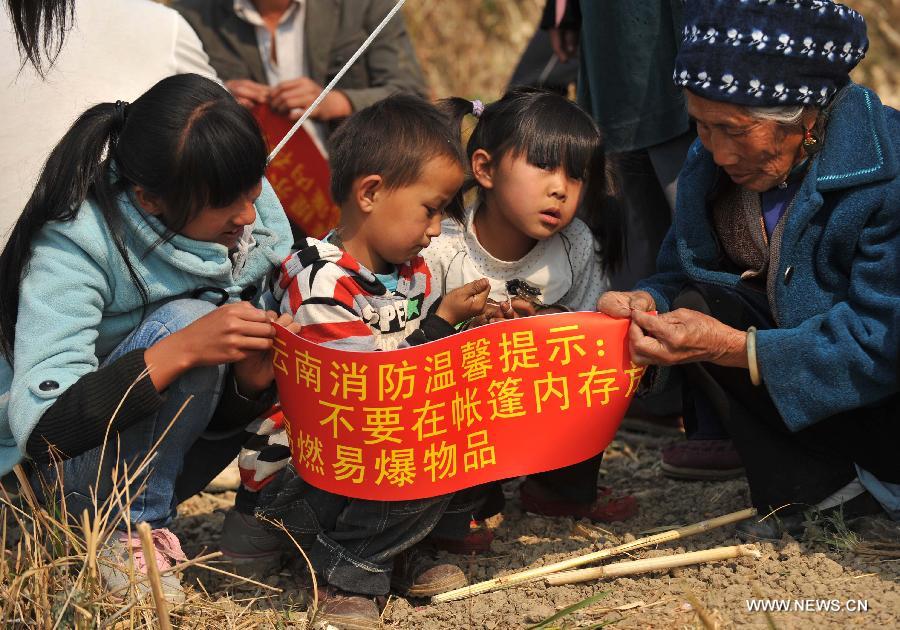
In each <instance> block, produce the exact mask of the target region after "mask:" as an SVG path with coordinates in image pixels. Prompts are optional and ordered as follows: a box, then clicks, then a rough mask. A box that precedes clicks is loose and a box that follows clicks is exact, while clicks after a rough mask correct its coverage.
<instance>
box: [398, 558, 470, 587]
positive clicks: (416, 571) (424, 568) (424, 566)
mask: <svg viewBox="0 0 900 630" xmlns="http://www.w3.org/2000/svg"><path fill="white" fill-rule="evenodd" d="M468 583H469V581H468V580H467V579H466V574H465V573H463V572H462V569H460V568H459V567H458V566H456V565H455V564H450V563H449V562H439V561H437V560H435V559H434V558H432V557H431V556H430V555H429V554H428V553H426V552H425V551H423V550H422V549H419V548H418V547H413V548H411V549H408V550H406V551H404V552H403V553H401V554H400V555H399V556H397V558H396V559H395V560H394V572H393V574H392V575H391V586H392V587H393V588H394V590H396V591H397V592H398V593H400V594H401V595H404V596H406V597H433V596H435V595H440V594H441V593H446V592H447V591H452V590H453V589H455V588H462V587H463V586H466V585H467V584H468Z"/></svg>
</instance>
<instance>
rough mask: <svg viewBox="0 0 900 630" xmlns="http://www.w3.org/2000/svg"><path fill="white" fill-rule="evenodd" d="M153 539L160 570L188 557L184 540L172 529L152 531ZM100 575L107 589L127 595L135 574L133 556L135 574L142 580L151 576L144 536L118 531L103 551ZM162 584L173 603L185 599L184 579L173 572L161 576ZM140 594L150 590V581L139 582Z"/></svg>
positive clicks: (163, 528) (169, 600) (165, 593)
mask: <svg viewBox="0 0 900 630" xmlns="http://www.w3.org/2000/svg"><path fill="white" fill-rule="evenodd" d="M150 535H151V537H152V539H153V548H154V549H155V550H156V553H155V554H154V555H155V560H156V567H157V568H158V569H159V570H160V572H162V571H165V570H166V569H170V568H171V567H173V566H175V565H176V564H178V563H179V562H184V561H185V560H187V556H185V555H184V552H183V551H182V550H181V543H180V542H179V541H178V537H177V536H175V534H173V533H172V532H171V531H170V530H169V529H167V528H165V527H161V528H159V529H154V530H153V531H152V532H150ZM100 557H101V562H100V576H101V577H102V578H103V581H104V583H105V584H106V588H107V589H108V590H110V591H113V592H115V593H120V594H122V595H124V594H125V593H126V592H127V590H128V587H129V585H130V579H131V576H130V575H129V571H128V560H129V557H130V558H133V559H134V577H135V580H140V579H141V578H142V577H143V576H145V575H147V560H148V559H147V557H146V556H145V555H144V548H143V546H141V539H140V537H139V536H138V535H137V534H136V533H133V534H132V535H131V536H129V535H128V533H127V532H118V533H116V534H113V537H112V538H111V539H110V541H109V545H108V546H107V547H106V548H105V549H104V550H103V551H101V553H100ZM160 582H161V583H162V590H163V595H164V596H165V598H166V600H167V601H168V602H170V603H172V604H180V603H182V602H184V600H185V595H184V588H183V587H182V586H181V580H180V579H179V577H178V576H177V575H175V574H174V573H172V572H169V573H163V574H162V575H160ZM135 587H136V588H137V589H138V593H139V594H140V595H141V596H145V595H147V594H149V593H150V584H149V583H148V582H147V581H146V580H143V581H139V582H137V584H136V585H135Z"/></svg>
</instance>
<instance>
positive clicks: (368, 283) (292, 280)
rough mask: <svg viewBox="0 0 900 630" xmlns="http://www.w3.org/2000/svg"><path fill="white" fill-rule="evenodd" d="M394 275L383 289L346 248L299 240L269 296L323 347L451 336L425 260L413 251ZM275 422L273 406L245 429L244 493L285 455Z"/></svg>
mask: <svg viewBox="0 0 900 630" xmlns="http://www.w3.org/2000/svg"><path fill="white" fill-rule="evenodd" d="M398 272H399V280H398V282H397V288H396V289H395V290H394V291H388V290H387V289H386V288H385V287H384V285H383V284H382V283H381V282H379V280H378V279H377V278H376V276H375V274H374V273H372V272H371V271H370V270H369V269H366V268H365V267H364V266H362V265H361V264H360V263H359V262H358V261H357V260H356V259H354V258H353V257H352V256H351V255H350V254H348V253H347V252H345V251H343V250H342V249H340V248H338V247H336V246H335V245H332V244H331V243H328V242H327V241H321V240H317V239H314V238H307V239H305V241H304V242H303V243H302V244H301V247H300V249H298V250H297V251H296V252H294V253H292V254H291V255H290V256H288V257H287V258H286V259H285V260H284V262H283V263H282V264H281V267H280V268H279V269H278V271H277V272H276V275H275V276H274V278H273V281H272V295H273V297H274V298H275V299H276V300H277V301H278V303H279V305H280V311H281V312H282V313H290V314H291V315H292V316H293V317H294V321H295V322H297V323H299V324H300V331H299V332H298V333H297V334H298V335H299V336H300V337H304V338H306V339H309V340H310V341H313V342H315V343H317V344H322V345H324V346H328V347H330V348H336V349H340V350H356V351H372V350H395V349H397V348H402V347H407V346H410V345H418V344H421V343H425V342H427V341H435V340H437V339H441V338H442V337H446V336H447V335H450V334H452V333H453V332H454V329H453V327H452V326H451V325H450V324H449V323H447V322H445V321H444V320H443V319H441V318H440V317H438V316H437V315H434V313H433V312H434V311H435V310H436V308H437V305H438V303H439V301H440V300H439V298H440V296H433V295H432V292H431V286H432V283H431V273H430V272H429V270H428V266H427V265H426V264H425V261H424V260H423V259H422V258H421V257H420V256H416V257H415V258H414V259H412V260H410V261H409V262H406V263H404V264H402V265H399V267H398ZM283 422H284V417H283V415H282V414H281V412H280V409H278V408H277V407H276V408H275V409H273V410H272V411H271V413H269V414H267V416H266V417H264V418H260V419H259V420H257V421H256V422H254V423H252V424H251V425H250V426H249V427H248V428H247V430H248V431H250V432H251V433H253V434H254V435H253V437H251V438H250V439H249V440H248V442H247V443H246V444H245V445H244V448H243V450H242V451H241V454H240V456H239V457H238V463H239V465H240V469H241V479H242V481H243V483H244V486H245V487H246V488H247V489H248V490H251V491H258V490H259V489H260V488H262V487H263V486H265V485H266V484H267V483H268V482H270V481H271V480H272V479H273V478H274V476H275V474H276V473H277V472H279V471H280V470H281V469H282V468H284V467H285V466H286V465H287V463H288V461H289V460H290V450H289V449H288V446H287V436H286V435H285V432H284V429H283Z"/></svg>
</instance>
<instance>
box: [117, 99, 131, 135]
mask: <svg viewBox="0 0 900 630" xmlns="http://www.w3.org/2000/svg"><path fill="white" fill-rule="evenodd" d="M128 105H129V103H128V101H116V126H117V127H118V128H119V129H121V128H122V127H124V126H125V116H126V115H127V114H128Z"/></svg>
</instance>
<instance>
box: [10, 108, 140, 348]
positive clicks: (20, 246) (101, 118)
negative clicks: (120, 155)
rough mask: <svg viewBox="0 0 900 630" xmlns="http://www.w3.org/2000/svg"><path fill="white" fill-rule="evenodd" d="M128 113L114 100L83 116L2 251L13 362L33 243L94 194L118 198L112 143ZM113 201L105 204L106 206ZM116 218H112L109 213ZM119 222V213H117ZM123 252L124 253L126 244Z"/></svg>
mask: <svg viewBox="0 0 900 630" xmlns="http://www.w3.org/2000/svg"><path fill="white" fill-rule="evenodd" d="M121 124H122V116H121V115H120V112H117V110H116V105H115V104H113V103H101V104H99V105H95V106H93V107H91V108H90V109H89V110H87V111H86V112H84V113H83V114H82V115H81V116H79V117H78V120H76V121H75V123H74V124H73V125H72V127H71V128H70V129H69V131H67V132H66V135H64V136H63V138H62V140H60V142H59V144H57V145H56V147H55V148H54V149H53V151H52V152H51V153H50V157H49V158H48V159H47V162H46V164H45V165H44V169H43V170H42V171H41V175H40V177H39V178H38V182H37V186H35V189H34V192H33V193H32V194H31V197H30V198H29V200H28V203H26V204H25V209H24V210H23V211H22V215H21V216H20V217H19V220H18V221H17V222H16V225H15V227H14V228H13V230H12V232H11V234H10V237H9V240H8V242H7V244H6V247H5V248H4V250H3V253H2V254H0V278H3V279H4V280H3V283H2V285H0V343H2V346H0V350H2V351H3V354H4V355H6V358H7V359H9V360H10V361H11V360H12V348H13V339H14V337H15V324H16V315H17V312H18V307H19V285H20V280H21V277H22V273H23V271H24V267H25V265H26V264H27V261H28V258H29V255H30V252H31V243H32V240H33V239H34V237H35V235H37V233H38V231H40V229H41V228H42V227H43V226H44V224H46V223H48V222H50V221H71V220H72V219H74V218H75V215H76V214H77V213H78V210H79V208H80V207H81V204H82V203H83V202H84V200H85V199H86V198H87V196H88V194H89V193H90V192H93V193H94V194H95V195H96V196H97V197H98V198H101V199H112V198H114V196H115V193H114V192H113V191H112V190H110V188H111V187H112V184H111V183H110V177H109V174H108V169H109V158H108V154H109V152H110V147H111V146H112V144H113V143H114V142H115V140H116V138H117V137H118V135H119V133H120V132H121ZM106 205H107V204H103V203H101V207H105V206H106ZM108 218H110V217H108ZM111 218H112V220H113V221H114V222H115V221H116V220H117V218H118V217H115V216H114V217H111ZM117 245H120V251H122V252H123V253H124V247H121V243H117Z"/></svg>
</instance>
